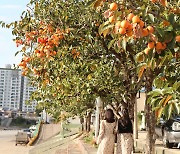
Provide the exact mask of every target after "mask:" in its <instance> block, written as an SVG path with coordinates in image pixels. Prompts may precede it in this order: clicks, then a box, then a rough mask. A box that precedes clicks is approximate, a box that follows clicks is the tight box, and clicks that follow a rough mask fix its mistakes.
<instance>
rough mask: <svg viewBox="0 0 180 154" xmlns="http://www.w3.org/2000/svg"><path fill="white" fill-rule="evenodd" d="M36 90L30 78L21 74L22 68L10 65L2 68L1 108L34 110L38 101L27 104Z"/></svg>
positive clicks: (0, 85) (0, 84) (0, 72)
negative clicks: (14, 67) (29, 81)
mask: <svg viewBox="0 0 180 154" xmlns="http://www.w3.org/2000/svg"><path fill="white" fill-rule="evenodd" d="M34 90H35V88H34V87H32V86H30V85H29V84H28V79H27V78H26V77H23V76H21V70H20V69H12V68H11V66H10V65H6V67H5V68H0V108H4V109H6V110H19V111H26V112H27V111H28V112H34V111H35V107H36V102H32V103H31V104H30V105H26V100H28V99H29V97H30V94H31V93H32V92H33V91H34Z"/></svg>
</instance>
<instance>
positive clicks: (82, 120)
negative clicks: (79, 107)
mask: <svg viewBox="0 0 180 154" xmlns="http://www.w3.org/2000/svg"><path fill="white" fill-rule="evenodd" d="M80 123H81V131H84V118H83V117H80Z"/></svg>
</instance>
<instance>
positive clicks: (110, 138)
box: [97, 109, 116, 154]
mask: <svg viewBox="0 0 180 154" xmlns="http://www.w3.org/2000/svg"><path fill="white" fill-rule="evenodd" d="M115 125H116V124H115V119H114V113H113V111H112V110H111V109H107V110H106V111H105V120H102V121H101V124H100V132H99V136H98V138H97V144H99V147H98V151H97V154H114V140H115V135H114V128H115Z"/></svg>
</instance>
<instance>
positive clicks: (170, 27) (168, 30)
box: [164, 25, 173, 32]
mask: <svg viewBox="0 0 180 154" xmlns="http://www.w3.org/2000/svg"><path fill="white" fill-rule="evenodd" d="M164 31H165V32H171V31H173V26H172V25H170V26H168V27H167V28H166V29H165V30H164Z"/></svg>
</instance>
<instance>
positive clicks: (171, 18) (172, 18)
mask: <svg viewBox="0 0 180 154" xmlns="http://www.w3.org/2000/svg"><path fill="white" fill-rule="evenodd" d="M168 21H169V22H170V23H171V24H172V25H173V24H174V23H175V19H174V14H173V13H171V14H170V15H169V18H168Z"/></svg>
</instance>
